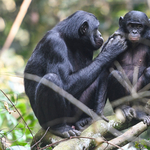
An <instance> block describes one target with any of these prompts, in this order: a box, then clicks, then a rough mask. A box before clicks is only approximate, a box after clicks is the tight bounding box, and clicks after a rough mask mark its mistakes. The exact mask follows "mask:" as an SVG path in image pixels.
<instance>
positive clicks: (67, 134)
mask: <svg viewBox="0 0 150 150" xmlns="http://www.w3.org/2000/svg"><path fill="white" fill-rule="evenodd" d="M62 136H63V137H64V138H69V137H70V134H69V133H68V132H67V131H66V132H63V133H62Z"/></svg>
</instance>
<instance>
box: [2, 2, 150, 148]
mask: <svg viewBox="0 0 150 150" xmlns="http://www.w3.org/2000/svg"><path fill="white" fill-rule="evenodd" d="M21 4H22V1H20V0H0V37H1V38H0V49H1V48H2V47H3V44H4V42H5V40H6V38H7V35H8V33H9V31H10V28H11V26H12V24H13V22H14V20H15V18H16V16H17V14H18V12H19V10H20V6H21ZM77 10H85V11H88V12H91V13H93V14H95V16H96V17H97V18H98V20H99V21H100V27H99V30H100V32H101V33H102V36H103V37H104V40H105V41H106V40H107V38H108V36H110V35H111V34H112V33H113V32H114V31H115V30H116V29H117V28H118V19H119V17H120V16H123V15H124V14H125V13H126V12H128V11H130V10H139V11H143V12H145V13H146V14H147V16H148V17H150V0H142V1H141V0H132V1H130V0H82V1H81V0H32V3H31V5H30V7H29V9H28V12H27V14H26V16H25V18H24V20H23V22H22V24H21V26H20V29H19V31H18V33H17V35H16V37H15V39H14V41H13V43H12V45H11V47H10V48H9V49H8V50H7V51H6V52H5V53H2V56H1V58H0V89H1V90H3V91H4V92H5V93H6V94H7V96H8V97H9V98H10V99H11V101H13V103H14V105H15V106H16V108H17V109H18V110H19V111H20V112H21V114H22V116H23V117H24V119H25V121H26V122H27V123H28V125H29V127H30V128H31V130H32V132H33V134H35V133H36V131H37V130H38V129H39V125H38V122H37V120H36V118H35V116H34V114H33V112H32V110H31V107H30V104H29V101H28V98H27V97H26V96H25V93H24V87H23V70H24V67H25V64H26V62H27V60H28V59H29V57H30V55H31V54H32V51H33V49H34V47H35V46H36V44H37V43H38V42H39V40H40V39H41V38H42V37H43V35H44V34H45V33H46V32H47V31H48V30H50V29H51V28H52V27H53V26H55V25H56V24H57V23H58V22H59V21H61V20H63V19H64V18H66V17H67V16H69V15H71V14H72V13H74V12H75V11H77ZM5 101H7V102H8V106H9V109H10V110H14V108H13V107H12V105H11V104H10V103H9V101H8V99H7V98H6V97H5V96H4V95H3V94H2V93H0V114H1V115H0V139H1V141H2V139H3V142H4V144H6V147H9V146H13V145H21V146H26V147H29V145H30V142H31V139H32V136H31V134H30V132H29V131H28V129H27V127H26V126H25V124H24V123H23V121H22V119H21V118H20V116H19V115H18V114H17V112H13V113H11V114H9V112H8V111H7V110H6V109H5V107H4V102H5ZM147 135H148V134H147ZM145 136H146V134H145ZM0 149H1V148H0Z"/></svg>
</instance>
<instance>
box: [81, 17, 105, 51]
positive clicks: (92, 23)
mask: <svg viewBox="0 0 150 150" xmlns="http://www.w3.org/2000/svg"><path fill="white" fill-rule="evenodd" d="M98 27H99V21H98V20H97V19H96V17H94V16H90V20H88V21H85V22H84V23H83V24H82V25H81V27H80V36H81V39H82V41H84V43H85V47H87V48H88V49H90V50H97V49H99V48H100V47H101V46H102V44H103V38H102V36H101V33H100V32H99V30H98ZM85 41H86V42H85Z"/></svg>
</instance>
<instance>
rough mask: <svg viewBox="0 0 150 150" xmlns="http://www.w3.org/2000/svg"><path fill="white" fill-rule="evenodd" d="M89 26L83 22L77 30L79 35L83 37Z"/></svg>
mask: <svg viewBox="0 0 150 150" xmlns="http://www.w3.org/2000/svg"><path fill="white" fill-rule="evenodd" d="M88 27H89V25H88V22H87V21H85V22H84V23H83V24H82V25H81V26H80V28H79V33H80V35H85V33H86V31H87V29H88Z"/></svg>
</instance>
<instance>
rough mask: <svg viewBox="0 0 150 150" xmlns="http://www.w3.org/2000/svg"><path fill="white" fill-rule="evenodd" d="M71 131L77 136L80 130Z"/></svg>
mask: <svg viewBox="0 0 150 150" xmlns="http://www.w3.org/2000/svg"><path fill="white" fill-rule="evenodd" d="M73 132H74V133H75V134H76V135H77V136H79V135H80V134H81V132H80V131H78V130H73Z"/></svg>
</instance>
